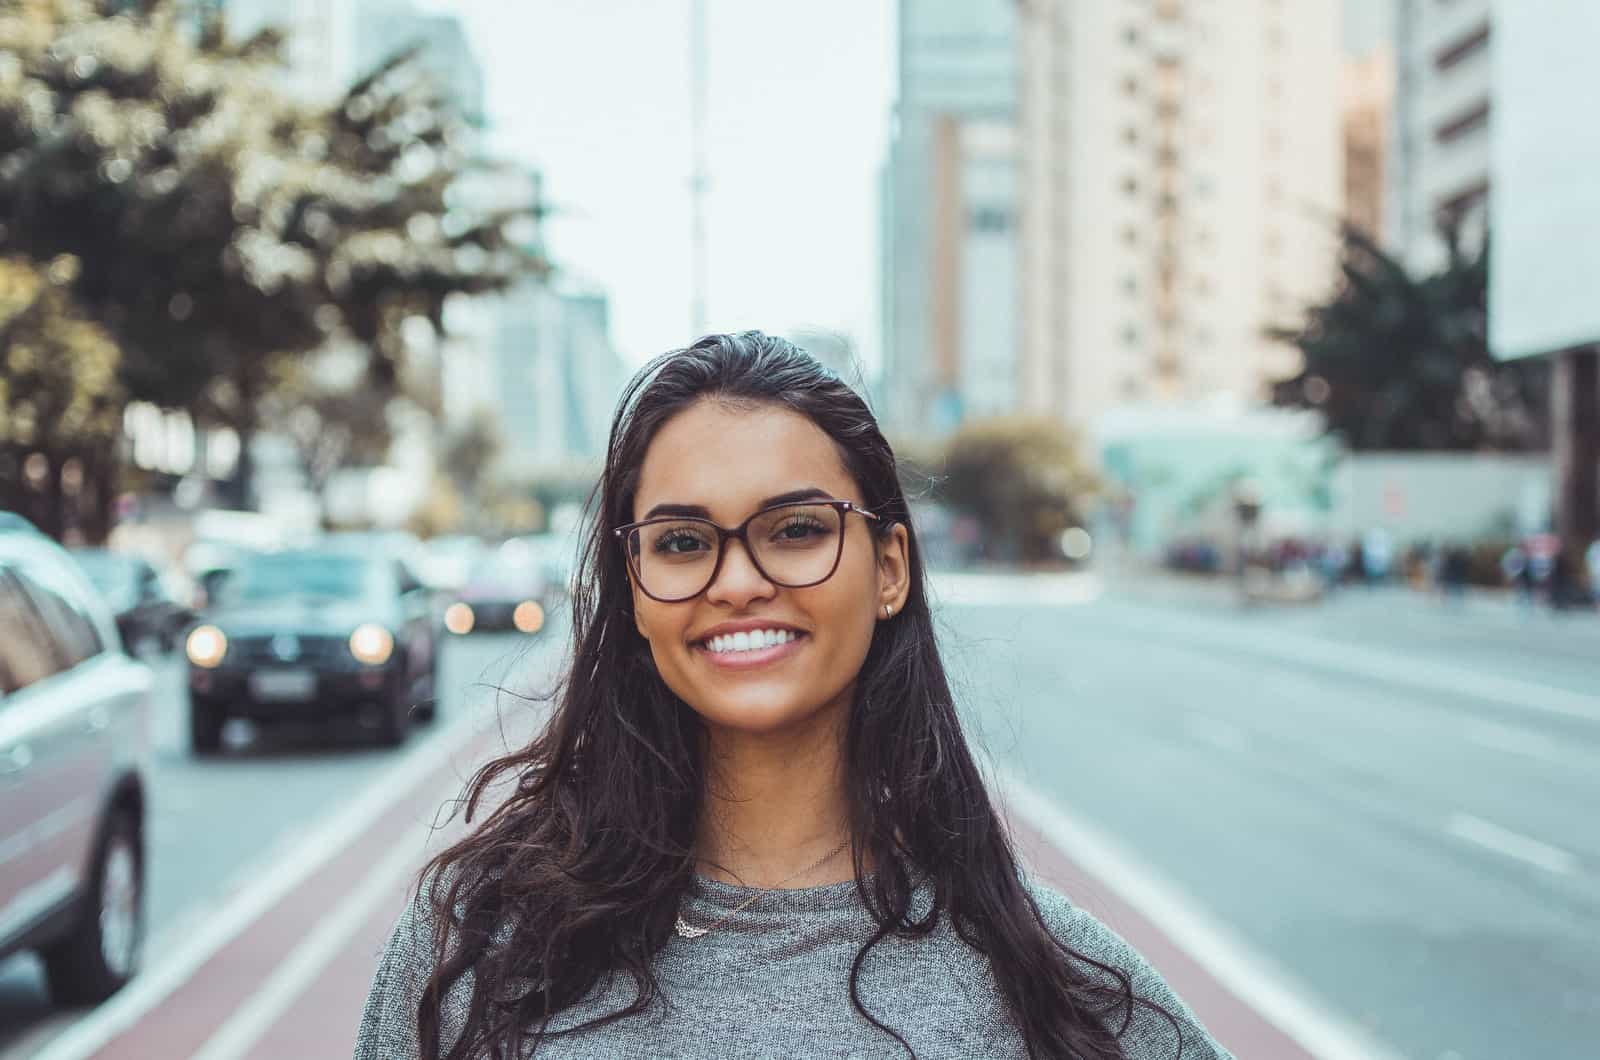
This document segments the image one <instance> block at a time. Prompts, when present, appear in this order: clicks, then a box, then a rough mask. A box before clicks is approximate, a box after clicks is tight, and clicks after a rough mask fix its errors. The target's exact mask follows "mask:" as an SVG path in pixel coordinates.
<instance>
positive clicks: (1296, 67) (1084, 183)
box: [1018, 0, 1343, 424]
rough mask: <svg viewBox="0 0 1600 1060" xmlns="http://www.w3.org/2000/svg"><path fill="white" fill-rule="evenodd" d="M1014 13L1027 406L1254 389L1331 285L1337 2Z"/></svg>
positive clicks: (1128, 1) (1098, 408)
mask: <svg viewBox="0 0 1600 1060" xmlns="http://www.w3.org/2000/svg"><path fill="white" fill-rule="evenodd" d="M1018 8H1019V10H1020V11H1021V14H1022V21H1021V30H1020V33H1021V42H1022V46H1021V55H1022V79H1021V86H1022V87H1021V112H1020V122H1019V128H1020V137H1021V142H1020V145H1019V149H1018V155H1019V157H1020V159H1021V192H1020V197H1021V204H1022V225H1021V242H1022V245H1021V275H1022V277H1023V281H1022V286H1021V328H1022V335H1021V385H1020V392H1021V393H1022V395H1024V400H1025V402H1026V404H1027V405H1028V406H1029V407H1030V408H1032V409H1034V410H1037V411H1040V412H1047V413H1051V414H1054V415H1058V416H1061V417H1064V418H1065V419H1067V420H1068V421H1069V422H1072V423H1077V424H1091V423H1092V422H1093V421H1094V420H1095V418H1096V417H1098V416H1099V415H1101V414H1102V413H1103V412H1104V411H1105V410H1106V409H1108V408H1109V407H1111V406H1114V405H1117V404H1120V403H1145V402H1160V403H1165V402H1176V401H1185V400H1197V399H1204V398H1206V397H1208V396H1210V395H1215V394H1233V395H1237V396H1239V397H1240V398H1243V399H1253V398H1256V397H1258V396H1259V395H1260V394H1261V393H1262V391H1263V388H1264V384H1265V383H1266V382H1267V381H1268V380H1271V379H1274V378H1278V377H1281V376H1283V375H1287V374H1290V373H1291V372H1292V371H1294V370H1295V369H1296V367H1297V364H1298V355H1297V354H1296V352H1295V351H1294V350H1293V349H1292V348H1291V347H1289V346H1287V345H1285V344H1282V343H1279V342H1276V341H1273V340H1271V339H1270V338H1268V337H1267V335H1266V329H1267V328H1268V327H1269V326H1271V325H1293V324H1296V323H1298V322H1299V318H1300V315H1301V314H1302V312H1303V310H1304V308H1305V307H1306V306H1307V305H1309V304H1310V303H1311V302H1313V301H1315V300H1317V299H1320V298H1321V297H1323V296H1324V295H1325V294H1326V293H1327V291H1328V289H1329V285H1330V283H1331V281H1332V278H1333V275H1334V262H1335V256H1334V255H1335V247H1336V241H1335V231H1334V220H1335V218H1337V217H1338V216H1339V215H1340V213H1342V210H1343V184H1342V180H1343V178H1342V168H1343V164H1342V153H1343V152H1342V148H1341V135H1340V102H1339V87H1340V86H1339V57H1340V34H1339V5H1338V4H1337V3H1336V2H1335V0H1294V2H1293V3H1289V2H1284V0H1233V2H1230V3H1227V4H1198V3H1184V2H1181V0H1148V2H1144V0H1118V2H1107V0H1028V2H1026V3H1021V4H1019V5H1018Z"/></svg>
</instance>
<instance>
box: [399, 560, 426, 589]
mask: <svg viewBox="0 0 1600 1060" xmlns="http://www.w3.org/2000/svg"><path fill="white" fill-rule="evenodd" d="M394 577H395V584H396V587H397V588H398V590H399V591H400V592H401V593H402V594H403V593H409V592H415V591H416V590H418V589H420V588H422V582H421V581H419V580H418V578H417V576H416V575H415V574H412V573H411V568H410V567H408V566H406V565H405V564H404V563H398V562H397V563H396V564H395V565H394Z"/></svg>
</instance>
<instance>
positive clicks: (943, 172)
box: [882, 0, 1018, 435]
mask: <svg viewBox="0 0 1600 1060" xmlns="http://www.w3.org/2000/svg"><path fill="white" fill-rule="evenodd" d="M1016 9H1017V4H1016V2H1015V0H900V4H899V86H898V93H897V98H896V102H895V107H894V117H893V124H892V128H891V132H890V142H889V156H888V162H887V165H886V166H885V169H884V174H883V187H882V197H883V233H882V243H883V262H882V264H883V333H884V351H885V355H884V366H883V372H884V379H883V385H882V396H883V400H884V402H885V408H884V409H883V412H884V414H885V418H886V419H887V420H888V422H889V423H891V424H892V425H893V426H894V427H895V428H896V429H897V430H900V431H903V432H906V433H910V434H932V435H938V434H942V433H945V432H947V431H948V430H950V429H951V428H952V427H954V426H955V425H956V424H957V423H959V422H960V421H961V420H962V419H963V418H964V417H966V416H969V415H974V414H987V413H994V412H1001V411H1008V410H1010V409H1013V408H1014V407H1015V406H1016V404H1017V402H1018V391H1017V385H1018V379H1017V371H1016V354H1017V341H1016V268H1017V244H1016V239H1017V228H1016V214H1017V202H1016V194H1017V190H1016V170H1017V158H1016V135H1015V129H1014V126H1013V120H1014V115H1015V111H1016V99H1017V38H1016V23H1017V10H1016Z"/></svg>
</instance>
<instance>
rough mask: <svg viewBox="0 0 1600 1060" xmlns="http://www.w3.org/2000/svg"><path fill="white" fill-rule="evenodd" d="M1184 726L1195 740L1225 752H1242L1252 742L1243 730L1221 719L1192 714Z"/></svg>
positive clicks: (1185, 719) (1184, 722) (1186, 719)
mask: <svg viewBox="0 0 1600 1060" xmlns="http://www.w3.org/2000/svg"><path fill="white" fill-rule="evenodd" d="M1183 725H1184V728H1186V729H1188V730H1189V733H1190V735H1192V736H1194V737H1195V739H1197V740H1201V741H1204V742H1205V743H1208V744H1211V745H1212V746H1213V747H1217V748H1220V749H1222V750H1224V751H1238V750H1242V749H1243V748H1244V746H1245V745H1246V744H1247V743H1249V742H1250V741H1249V738H1248V737H1247V736H1246V735H1245V731H1244V730H1243V729H1241V728H1240V727H1239V726H1237V725H1235V724H1233V723H1232V722H1231V721H1223V720H1222V719H1221V718H1212V717H1207V716H1206V715H1204V714H1194V713H1190V714H1187V715H1185V716H1184V719H1183Z"/></svg>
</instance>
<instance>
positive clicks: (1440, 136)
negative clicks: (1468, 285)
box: [1385, 0, 1494, 271]
mask: <svg viewBox="0 0 1600 1060" xmlns="http://www.w3.org/2000/svg"><path fill="white" fill-rule="evenodd" d="M1493 13H1494V0H1453V2H1451V3H1448V4H1442V3H1439V2H1438V0H1395V12H1394V14H1395V22H1394V51H1395V100H1394V114H1393V120H1392V131H1391V136H1392V140H1391V143H1390V149H1389V166H1388V169H1389V176H1388V204H1387V208H1386V210H1385V216H1386V225H1385V227H1386V229H1387V231H1388V238H1389V243H1390V245H1391V246H1393V247H1394V248H1395V249H1396V251H1398V253H1399V254H1400V256H1401V258H1402V259H1403V260H1404V261H1405V262H1406V264H1407V265H1408V266H1410V267H1411V268H1412V269H1415V270H1419V271H1431V270H1433V269H1436V268H1438V267H1439V266H1440V265H1441V264H1443V262H1444V259H1445V246H1444V242H1443V240H1442V239H1441V238H1440V235H1439V232H1440V226H1441V222H1448V221H1449V220H1450V219H1452V218H1454V219H1457V220H1459V223H1460V225H1461V226H1462V227H1461V234H1462V236H1463V238H1464V240H1465V241H1467V243H1468V245H1469V246H1470V245H1473V244H1476V243H1477V242H1479V241H1481V240H1482V238H1483V236H1484V233H1485V231H1486V228H1487V224H1488V213H1489V192H1490V186H1489V185H1490V181H1489V170H1490V150H1489V121H1490V117H1491V116H1490V108H1489V104H1490V98H1491V96H1492V94H1493V93H1492V88H1493V84H1492V81H1493V79H1492V76H1491V68H1490V48H1491V46H1492V43H1493V36H1492V29H1493Z"/></svg>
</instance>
